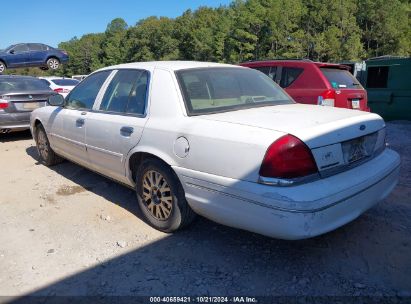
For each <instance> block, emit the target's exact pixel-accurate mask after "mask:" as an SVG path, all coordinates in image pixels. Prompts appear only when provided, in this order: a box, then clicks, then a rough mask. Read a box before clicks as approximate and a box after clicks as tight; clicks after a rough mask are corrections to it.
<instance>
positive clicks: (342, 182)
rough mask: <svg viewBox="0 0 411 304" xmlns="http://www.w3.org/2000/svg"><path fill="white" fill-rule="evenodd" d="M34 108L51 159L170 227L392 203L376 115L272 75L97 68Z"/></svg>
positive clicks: (187, 66)
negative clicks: (297, 98) (327, 101)
mask: <svg viewBox="0 0 411 304" xmlns="http://www.w3.org/2000/svg"><path fill="white" fill-rule="evenodd" d="M49 104H50V105H52V106H48V107H44V108H40V109H37V110H35V111H34V112H33V113H32V115H31V131H32V134H33V136H34V138H35V140H36V144H37V148H38V151H39V155H40V158H41V160H42V162H43V163H44V164H46V165H54V164H57V163H58V162H59V161H61V158H66V159H69V160H71V161H73V162H75V163H78V164H80V165H82V166H84V167H86V168H89V169H91V170H93V171H96V172H98V173H100V174H102V175H105V176H107V177H109V178H111V179H113V180H116V181H118V182H120V183H122V184H125V185H127V186H129V187H132V188H133V189H135V191H136V193H137V200H136V201H137V202H138V204H139V207H140V208H141V210H142V213H143V215H144V218H145V220H146V221H147V222H148V223H149V224H150V225H152V226H153V227H155V228H157V229H159V230H161V231H165V232H172V231H176V230H178V229H179V228H182V227H183V226H185V225H187V224H189V223H190V222H191V221H192V220H193V219H194V216H195V214H200V215H202V216H204V217H207V218H209V219H211V220H213V221H216V222H218V223H221V224H224V225H228V226H232V227H237V228H240V229H245V230H249V231H253V232H256V233H260V234H263V235H267V236H270V237H275V238H283V239H303V238H309V237H313V236H316V235H320V234H323V233H326V232H328V231H331V230H333V229H336V228H338V227H340V226H342V225H344V224H346V223H348V222H350V221H352V220H353V219H355V218H357V217H358V216H359V215H361V214H362V213H363V212H365V211H366V210H367V209H369V208H371V207H372V206H374V205H375V204H377V203H378V202H379V201H381V200H383V199H384V198H385V197H386V196H387V195H388V194H389V193H390V192H391V190H392V189H393V188H394V187H395V185H396V183H397V181H398V175H399V166H400V159H399V156H398V154H397V153H396V152H394V151H392V150H390V149H388V148H386V144H385V124H384V121H383V120H382V119H381V117H380V116H378V115H376V114H371V113H366V112H361V111H354V110H347V109H339V108H330V107H321V106H312V105H302V104H296V103H295V102H294V101H293V100H292V99H291V98H290V97H289V96H288V95H287V94H286V93H285V92H284V91H283V90H282V89H281V88H279V87H278V86H277V85H276V84H275V83H274V82H273V81H272V80H270V79H269V78H268V77H267V76H265V75H264V74H263V73H261V72H258V71H256V70H251V69H248V68H243V67H237V66H231V65H223V64H216V63H200V62H146V63H130V64H124V65H118V66H112V67H108V68H104V69H101V70H98V71H96V72H94V73H93V74H91V75H90V76H89V77H87V78H86V79H85V80H83V81H82V82H81V83H80V84H79V85H77V86H76V88H75V89H74V90H73V91H72V92H71V93H70V94H69V95H68V96H67V98H66V99H65V101H64V100H63V98H62V97H61V96H59V95H54V96H52V97H50V98H49Z"/></svg>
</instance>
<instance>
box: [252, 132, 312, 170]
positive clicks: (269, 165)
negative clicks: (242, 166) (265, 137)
mask: <svg viewBox="0 0 411 304" xmlns="http://www.w3.org/2000/svg"><path fill="white" fill-rule="evenodd" d="M316 172H317V166H316V164H315V161H314V157H313V155H312V153H311V151H310V149H309V148H308V147H307V146H306V145H305V144H304V143H303V142H302V141H301V140H299V139H298V138H297V137H295V136H292V135H289V134H288V135H285V136H283V137H281V138H280V139H278V140H276V141H275V142H274V143H272V144H271V146H270V147H269V148H268V150H267V152H266V153H265V157H264V160H263V163H262V164H261V168H260V176H263V177H273V178H296V177H303V176H306V175H310V174H313V173H316Z"/></svg>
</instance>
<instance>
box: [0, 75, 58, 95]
mask: <svg viewBox="0 0 411 304" xmlns="http://www.w3.org/2000/svg"><path fill="white" fill-rule="evenodd" d="M21 91H22V92H24V91H50V88H49V87H48V86H47V85H46V84H45V83H44V82H43V81H41V80H40V79H36V78H5V79H0V93H3V94H4V93H13V92H16V93H18V92H21Z"/></svg>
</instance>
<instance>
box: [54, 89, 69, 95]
mask: <svg viewBox="0 0 411 304" xmlns="http://www.w3.org/2000/svg"><path fill="white" fill-rule="evenodd" d="M54 92H57V93H59V94H60V93H70V90H67V89H63V88H57V89H54Z"/></svg>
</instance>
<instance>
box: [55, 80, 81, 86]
mask: <svg viewBox="0 0 411 304" xmlns="http://www.w3.org/2000/svg"><path fill="white" fill-rule="evenodd" d="M51 81H53V82H54V83H55V84H56V85H59V86H76V85H78V84H79V82H80V81H78V80H76V79H52V80H51Z"/></svg>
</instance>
